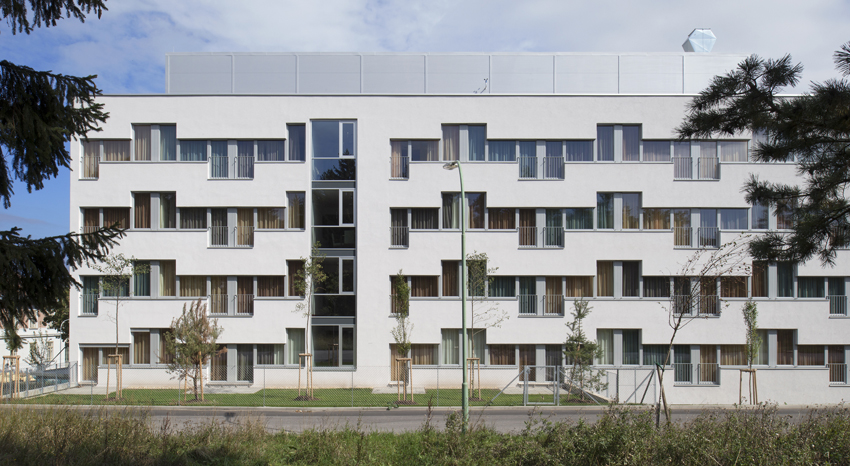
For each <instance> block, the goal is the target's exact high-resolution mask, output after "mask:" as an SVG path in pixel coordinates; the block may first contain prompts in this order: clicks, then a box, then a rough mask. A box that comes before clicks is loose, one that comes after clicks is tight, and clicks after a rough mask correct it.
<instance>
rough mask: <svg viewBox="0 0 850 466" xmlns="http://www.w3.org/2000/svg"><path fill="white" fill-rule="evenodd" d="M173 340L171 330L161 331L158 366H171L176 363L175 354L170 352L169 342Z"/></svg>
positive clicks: (163, 329) (157, 357)
mask: <svg viewBox="0 0 850 466" xmlns="http://www.w3.org/2000/svg"><path fill="white" fill-rule="evenodd" d="M171 338H172V336H171V329H170V328H161V329H159V351H158V353H157V355H156V364H171V363H173V362H174V354H173V353H169V352H168V341H169V340H170V339H171Z"/></svg>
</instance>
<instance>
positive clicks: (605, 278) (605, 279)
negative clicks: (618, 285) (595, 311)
mask: <svg viewBox="0 0 850 466" xmlns="http://www.w3.org/2000/svg"><path fill="white" fill-rule="evenodd" d="M596 284H597V286H596V288H597V289H596V295H597V296H614V263H613V262H611V261H596Z"/></svg>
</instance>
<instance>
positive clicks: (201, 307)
mask: <svg viewBox="0 0 850 466" xmlns="http://www.w3.org/2000/svg"><path fill="white" fill-rule="evenodd" d="M222 331H223V330H222V328H221V327H219V326H218V320H216V319H213V320H210V319H209V318H208V317H207V305H206V304H201V300H200V299H198V300H197V301H195V302H193V303H192V304H191V306H189V309H186V305H185V304H184V305H183V313H182V314H181V315H180V317H179V318H177V320H175V321H173V322H172V323H171V331H169V332H168V333H166V334H165V335H164V338H165V348H166V349H165V351H166V353H167V354H166V355H162V356H164V357H165V358H170V359H171V361H170V362H169V364H168V371H169V372H170V373H173V374H176V375H177V377H178V378H179V379H180V380H188V379H192V393H193V394H194V395H195V401H199V400H200V401H204V395H203V389H200V390H199V385H201V384H203V380H202V373H201V368H202V367H203V366H204V365H206V364H207V362H208V361H209V360H210V358H211V357H213V356H215V355H218V354H222V353H225V352H227V348H221V349H219V347H218V344H217V343H216V340H217V339H218V337H219V336H220V335H221V332H222ZM199 393H200V398H199V397H198V394H199Z"/></svg>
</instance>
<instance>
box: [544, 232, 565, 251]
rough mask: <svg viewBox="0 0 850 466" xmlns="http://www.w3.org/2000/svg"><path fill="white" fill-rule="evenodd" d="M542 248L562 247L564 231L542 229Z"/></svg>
mask: <svg viewBox="0 0 850 466" xmlns="http://www.w3.org/2000/svg"><path fill="white" fill-rule="evenodd" d="M543 247H544V248H562V247H564V229H563V228H562V227H543Z"/></svg>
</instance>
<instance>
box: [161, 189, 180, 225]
mask: <svg viewBox="0 0 850 466" xmlns="http://www.w3.org/2000/svg"><path fill="white" fill-rule="evenodd" d="M159 227H160V228H177V194H176V193H160V195H159Z"/></svg>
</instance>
